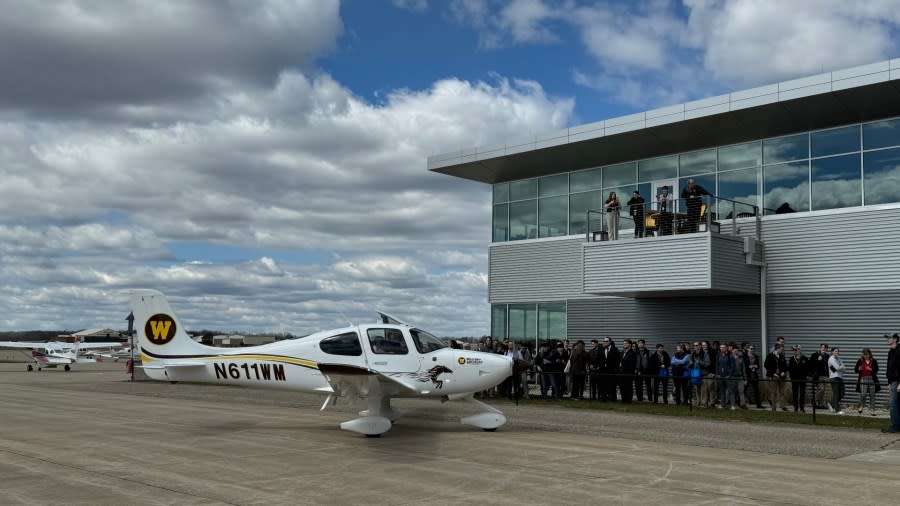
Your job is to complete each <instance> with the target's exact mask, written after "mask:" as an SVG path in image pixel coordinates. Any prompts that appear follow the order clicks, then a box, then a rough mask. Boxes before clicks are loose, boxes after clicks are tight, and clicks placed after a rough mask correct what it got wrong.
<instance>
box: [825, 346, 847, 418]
mask: <svg viewBox="0 0 900 506" xmlns="http://www.w3.org/2000/svg"><path fill="white" fill-rule="evenodd" d="M839 352H840V349H839V348H837V347H835V348H833V349H832V350H831V358H829V359H828V378H829V379H830V380H831V398H832V399H831V400H832V402H834V406H833V407H834V410H835V411H836V412H837V414H839V415H843V414H844V412H843V411H841V399H843V398H844V363H843V362H841V357H840V356H839V355H840V354H839Z"/></svg>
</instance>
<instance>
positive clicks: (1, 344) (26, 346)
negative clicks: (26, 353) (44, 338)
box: [0, 341, 51, 350]
mask: <svg viewBox="0 0 900 506" xmlns="http://www.w3.org/2000/svg"><path fill="white" fill-rule="evenodd" d="M48 344H51V343H29V342H25V341H0V348H16V349H23V350H30V349H34V348H46V347H47V345H48Z"/></svg>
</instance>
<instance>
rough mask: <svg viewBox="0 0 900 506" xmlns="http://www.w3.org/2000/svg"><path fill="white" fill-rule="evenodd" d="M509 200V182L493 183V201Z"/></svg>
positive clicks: (496, 202)
mask: <svg viewBox="0 0 900 506" xmlns="http://www.w3.org/2000/svg"><path fill="white" fill-rule="evenodd" d="M508 201H509V183H497V184H495V185H494V203H495V204H503V203H505V202H508Z"/></svg>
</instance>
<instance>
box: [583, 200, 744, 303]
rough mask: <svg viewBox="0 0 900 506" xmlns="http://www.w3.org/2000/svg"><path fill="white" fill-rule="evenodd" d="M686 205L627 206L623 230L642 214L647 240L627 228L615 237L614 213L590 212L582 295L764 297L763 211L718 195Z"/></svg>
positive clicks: (669, 202) (624, 209)
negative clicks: (612, 229)
mask: <svg viewBox="0 0 900 506" xmlns="http://www.w3.org/2000/svg"><path fill="white" fill-rule="evenodd" d="M679 200H680V199H670V200H669V201H668V203H667V204H666V203H660V202H657V203H653V204H646V205H641V207H640V208H637V207H636V206H627V205H625V206H622V207H621V208H620V210H618V212H621V214H622V215H623V216H620V217H619V220H620V223H621V224H622V225H624V224H625V223H628V224H631V225H632V226H634V225H635V221H634V216H635V215H637V216H638V218H639V221H638V222H637V223H638V224H640V223H641V220H640V218H641V217H643V224H644V233H645V234H646V236H645V237H640V238H634V230H622V231H621V232H620V234H619V239H618V240H608V239H609V235H610V234H609V225H608V223H609V219H608V218H609V214H610V213H609V212H607V211H606V210H603V211H589V212H588V218H587V219H588V233H587V234H586V239H587V240H586V241H585V243H584V245H583V248H582V254H583V257H582V262H583V263H582V265H583V271H582V276H583V285H582V286H583V292H584V293H586V294H591V295H614V296H619V297H633V298H639V297H673V296H679V295H683V296H699V295H709V296H713V295H739V294H759V293H760V284H759V280H760V276H759V262H760V260H761V258H760V257H761V255H762V243H761V242H760V241H759V235H758V231H759V209H758V208H756V207H755V206H752V205H749V204H744V203H740V202H734V201H729V200H726V199H717V198H715V197H712V196H705V197H703V198H702V199H700V200H702V205H700V206H698V202H697V201H694V202H691V203H690V205H688V203H687V202H680V201H679ZM667 209H668V211H669V212H667ZM626 210H627V212H628V216H624V214H625V211H626ZM613 212H616V211H613ZM720 217H723V218H721V219H720ZM598 221H599V223H598ZM620 228H621V227H620Z"/></svg>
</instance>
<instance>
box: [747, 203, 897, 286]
mask: <svg viewBox="0 0 900 506" xmlns="http://www.w3.org/2000/svg"><path fill="white" fill-rule="evenodd" d="M898 220H900V209H896V208H895V209H860V210H859V211H855V210H854V212H844V213H823V214H812V215H805V216H804V215H801V216H796V217H794V216H791V217H789V218H786V219H767V220H763V222H762V240H763V242H764V243H765V255H766V261H767V262H768V277H767V283H768V291H769V293H786V292H801V293H806V292H835V291H836V292H844V291H859V290H885V289H889V288H893V287H896V286H900V227H897V226H896V224H897V222H898Z"/></svg>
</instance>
